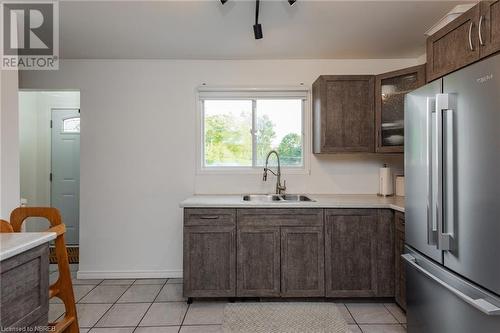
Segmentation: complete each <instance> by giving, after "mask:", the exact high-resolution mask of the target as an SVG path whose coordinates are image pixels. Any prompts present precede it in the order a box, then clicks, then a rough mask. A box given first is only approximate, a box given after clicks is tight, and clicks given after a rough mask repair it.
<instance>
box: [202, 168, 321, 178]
mask: <svg viewBox="0 0 500 333" xmlns="http://www.w3.org/2000/svg"><path fill="white" fill-rule="evenodd" d="M270 169H272V170H273V171H275V167H270ZM263 172H264V167H261V168H213V169H212V168H200V169H198V170H197V171H196V174H197V175H257V174H262V173H263ZM310 173H311V170H310V169H308V168H306V167H302V168H281V175H282V176H286V175H309V174H310Z"/></svg>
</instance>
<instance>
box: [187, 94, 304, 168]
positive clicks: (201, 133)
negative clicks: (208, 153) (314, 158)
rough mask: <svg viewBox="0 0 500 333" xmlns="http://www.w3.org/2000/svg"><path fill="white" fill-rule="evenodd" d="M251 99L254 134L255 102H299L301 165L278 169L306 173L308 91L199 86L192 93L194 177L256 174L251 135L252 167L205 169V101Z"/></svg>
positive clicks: (254, 151)
mask: <svg viewBox="0 0 500 333" xmlns="http://www.w3.org/2000/svg"><path fill="white" fill-rule="evenodd" d="M209 99H212V100H238V99H240V100H242V99H243V100H252V128H251V130H253V131H255V122H256V119H255V116H256V114H257V113H256V100H257V99H302V155H303V157H302V165H301V166H282V168H281V171H282V173H286V174H309V173H310V152H311V150H310V142H311V138H310V136H311V118H312V117H311V112H310V110H311V107H310V100H311V99H310V89H308V88H306V87H305V86H299V87H283V88H216V87H206V86H202V87H199V88H198V89H197V91H196V104H197V107H196V123H197V125H196V137H197V139H196V165H197V167H196V173H197V174H260V173H262V168H263V167H262V166H257V165H256V162H257V156H256V152H257V151H256V149H255V147H256V143H257V142H256V138H257V137H256V135H255V133H252V166H211V167H207V166H205V128H204V125H205V124H204V123H205V122H204V120H205V115H204V112H205V109H204V101H205V100H209Z"/></svg>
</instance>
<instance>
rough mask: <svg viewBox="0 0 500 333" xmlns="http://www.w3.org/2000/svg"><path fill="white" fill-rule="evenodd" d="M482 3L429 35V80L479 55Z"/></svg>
mask: <svg viewBox="0 0 500 333" xmlns="http://www.w3.org/2000/svg"><path fill="white" fill-rule="evenodd" d="M478 23H479V5H476V6H474V7H472V8H471V9H469V10H468V11H467V12H465V13H464V14H462V15H461V16H459V17H458V18H456V19H455V20H453V21H451V22H450V23H449V24H447V25H446V26H445V27H444V28H442V29H441V30H439V31H437V32H436V33H435V34H433V35H432V36H430V37H429V38H427V81H428V82H429V81H432V80H435V79H437V78H439V77H441V76H443V75H445V74H448V73H450V72H452V71H454V70H457V69H459V68H461V67H464V66H466V65H468V64H471V63H473V62H474V61H477V60H478V59H479V34H478Z"/></svg>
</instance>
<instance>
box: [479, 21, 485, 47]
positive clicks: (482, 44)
mask: <svg viewBox="0 0 500 333" xmlns="http://www.w3.org/2000/svg"><path fill="white" fill-rule="evenodd" d="M483 20H484V15H481V17H480V18H479V23H478V25H479V30H478V34H479V45H481V46H484V41H483Z"/></svg>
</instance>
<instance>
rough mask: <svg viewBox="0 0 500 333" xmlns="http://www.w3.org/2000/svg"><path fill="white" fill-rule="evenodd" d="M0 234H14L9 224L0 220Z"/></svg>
mask: <svg viewBox="0 0 500 333" xmlns="http://www.w3.org/2000/svg"><path fill="white" fill-rule="evenodd" d="M0 232H14V230H13V229H12V226H11V225H10V223H9V222H7V221H5V220H0Z"/></svg>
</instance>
